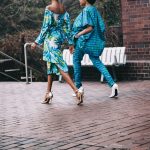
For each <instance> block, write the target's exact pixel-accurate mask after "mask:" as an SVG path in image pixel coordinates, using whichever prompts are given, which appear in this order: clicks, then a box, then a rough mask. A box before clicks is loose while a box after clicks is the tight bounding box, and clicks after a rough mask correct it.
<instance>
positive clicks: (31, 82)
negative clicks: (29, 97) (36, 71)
mask: <svg viewBox="0 0 150 150" xmlns="http://www.w3.org/2000/svg"><path fill="white" fill-rule="evenodd" d="M30 82H31V83H32V69H30Z"/></svg>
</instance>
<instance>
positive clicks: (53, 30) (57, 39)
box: [35, 8, 73, 75]
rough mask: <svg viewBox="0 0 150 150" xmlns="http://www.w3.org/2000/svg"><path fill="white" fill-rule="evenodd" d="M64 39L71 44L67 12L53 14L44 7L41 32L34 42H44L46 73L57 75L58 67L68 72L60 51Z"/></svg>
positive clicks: (40, 43)
mask: <svg viewBox="0 0 150 150" xmlns="http://www.w3.org/2000/svg"><path fill="white" fill-rule="evenodd" d="M65 40H67V41H68V43H69V44H70V45H72V44H73V40H72V37H71V23H70V16H69V14H68V13H67V12H65V13H64V14H55V13H53V12H52V11H50V10H49V9H48V8H46V9H45V14H44V20H43V25H42V28H41V32H40V34H39V36H38V37H37V39H36V40H35V42H36V43H37V44H39V45H42V44H43V43H44V51H43V60H44V61H46V62H47V74H57V75H59V74H60V73H59V69H58V68H60V69H61V70H63V71H64V72H68V66H67V64H66V62H65V61H64V60H63V56H62V52H61V45H62V44H63V42H64V41H65Z"/></svg>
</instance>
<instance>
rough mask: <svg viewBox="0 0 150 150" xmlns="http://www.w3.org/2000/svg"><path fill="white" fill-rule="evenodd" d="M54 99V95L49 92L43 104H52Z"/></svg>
mask: <svg viewBox="0 0 150 150" xmlns="http://www.w3.org/2000/svg"><path fill="white" fill-rule="evenodd" d="M52 98H53V93H52V92H47V93H46V95H45V98H44V100H43V102H42V104H49V103H51V102H52Z"/></svg>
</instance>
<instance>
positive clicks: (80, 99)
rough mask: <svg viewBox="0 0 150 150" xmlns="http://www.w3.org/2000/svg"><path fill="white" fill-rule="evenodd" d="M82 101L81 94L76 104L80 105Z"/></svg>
mask: <svg viewBox="0 0 150 150" xmlns="http://www.w3.org/2000/svg"><path fill="white" fill-rule="evenodd" d="M82 103H83V95H80V98H79V100H78V103H77V105H80V104H82Z"/></svg>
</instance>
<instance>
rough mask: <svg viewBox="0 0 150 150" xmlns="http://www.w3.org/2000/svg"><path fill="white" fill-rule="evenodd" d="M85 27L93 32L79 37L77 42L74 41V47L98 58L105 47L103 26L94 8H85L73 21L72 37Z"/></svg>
mask: <svg viewBox="0 0 150 150" xmlns="http://www.w3.org/2000/svg"><path fill="white" fill-rule="evenodd" d="M87 26H93V28H94V30H93V31H92V32H90V33H88V34H85V35H82V36H80V37H79V38H78V39H77V40H78V42H76V41H75V45H76V46H77V47H79V48H85V49H86V53H87V54H90V55H93V56H100V55H101V53H102V51H103V49H104V47H105V37H104V32H105V24H104V21H103V19H102V17H101V15H100V13H99V11H98V10H97V9H96V7H94V6H86V7H85V8H84V9H83V10H82V12H81V13H80V14H79V16H78V17H77V18H76V19H75V21H74V24H73V28H72V35H73V36H75V35H76V34H77V33H78V32H80V31H82V30H84V29H85V28H86V27H87ZM77 43H78V45H77Z"/></svg>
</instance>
